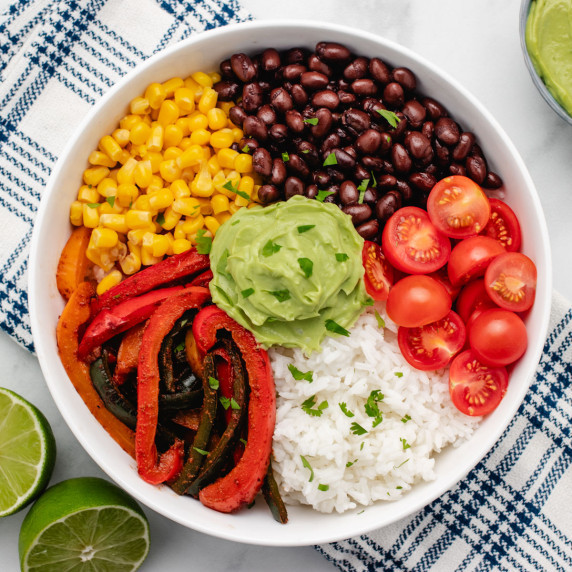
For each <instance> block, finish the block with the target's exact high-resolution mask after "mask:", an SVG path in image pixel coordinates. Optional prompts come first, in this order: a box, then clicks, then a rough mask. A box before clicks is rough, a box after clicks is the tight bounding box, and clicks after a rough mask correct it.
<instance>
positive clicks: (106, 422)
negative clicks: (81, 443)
mask: <svg viewBox="0 0 572 572" xmlns="http://www.w3.org/2000/svg"><path fill="white" fill-rule="evenodd" d="M94 295H95V289H94V287H93V286H92V285H91V284H90V283H88V282H82V283H81V284H80V285H79V286H78V287H77V289H76V290H75V292H74V293H73V294H72V295H71V297H70V299H69V301H68V303H67V304H66V307H65V308H64V311H63V312H62V315H61V316H60V319H59V321H58V325H57V329H56V337H57V341H58V351H59V354H60V359H61V361H62V364H63V366H64V368H65V370H66V372H67V374H68V376H69V378H70V380H71V382H72V383H73V385H74V387H75V389H76V391H77V392H78V393H79V395H80V396H81V398H82V399H83V401H84V403H85V404H86V405H87V407H88V409H89V410H90V411H91V413H92V414H93V416H94V417H95V418H96V419H97V421H99V423H100V424H101V426H102V427H103V428H104V429H105V430H106V431H107V432H108V433H109V434H110V435H111V437H112V438H113V439H114V440H115V441H116V442H117V443H118V444H119V446H120V447H121V448H122V449H123V450H124V451H125V452H126V453H128V454H129V455H131V456H132V457H135V434H134V432H133V431H131V430H130V429H128V428H127V427H126V426H125V425H124V424H123V423H121V421H119V419H117V418H116V417H114V416H113V414H112V413H110V412H109V411H108V410H107V409H106V408H105V406H104V404H103V402H102V400H101V398H100V397H99V395H98V394H97V392H96V391H95V388H94V387H93V384H92V383H91V378H90V376H89V367H88V366H87V365H86V364H85V363H83V362H81V361H78V357H77V350H78V336H79V330H80V328H81V327H82V326H83V325H84V324H85V323H86V322H87V321H88V320H89V317H90V314H91V311H90V304H91V299H92V297H93V296H94Z"/></svg>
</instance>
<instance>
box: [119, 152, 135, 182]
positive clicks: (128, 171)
mask: <svg viewBox="0 0 572 572" xmlns="http://www.w3.org/2000/svg"><path fill="white" fill-rule="evenodd" d="M137 163H138V161H137V159H134V158H133V157H129V159H128V160H127V161H126V162H125V163H124V164H123V166H122V167H121V168H120V169H119V171H117V182H118V183H119V184H122V183H133V180H134V178H133V175H134V172H135V167H137Z"/></svg>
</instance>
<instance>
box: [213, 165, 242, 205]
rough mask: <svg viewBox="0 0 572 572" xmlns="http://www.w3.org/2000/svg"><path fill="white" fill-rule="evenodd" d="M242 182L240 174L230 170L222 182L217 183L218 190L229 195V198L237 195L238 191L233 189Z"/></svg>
mask: <svg viewBox="0 0 572 572" xmlns="http://www.w3.org/2000/svg"><path fill="white" fill-rule="evenodd" d="M217 183H218V182H217ZM239 184H240V175H239V174H238V173H237V172H236V171H229V174H228V175H227V176H226V178H224V179H223V180H222V184H217V185H216V190H217V191H218V192H219V193H222V194H223V195H225V196H227V197H228V198H229V199H233V200H234V198H235V197H236V192H235V191H234V190H231V189H236V188H238V185H239Z"/></svg>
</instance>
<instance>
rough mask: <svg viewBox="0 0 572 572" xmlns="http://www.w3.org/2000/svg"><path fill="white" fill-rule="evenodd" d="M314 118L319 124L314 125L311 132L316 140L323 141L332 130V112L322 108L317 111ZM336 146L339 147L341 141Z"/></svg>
mask: <svg viewBox="0 0 572 572" xmlns="http://www.w3.org/2000/svg"><path fill="white" fill-rule="evenodd" d="M314 117H315V118H316V119H317V120H318V123H317V124H316V125H312V127H311V128H310V131H311V132H312V135H313V136H314V137H315V138H316V139H322V138H323V137H325V136H326V135H327V134H328V133H329V132H330V129H331V128H332V123H333V118H332V112H331V111H330V110H329V109H327V108H326V107H321V108H320V109H317V110H316V112H315V114H314ZM336 145H339V141H338V142H337V143H336Z"/></svg>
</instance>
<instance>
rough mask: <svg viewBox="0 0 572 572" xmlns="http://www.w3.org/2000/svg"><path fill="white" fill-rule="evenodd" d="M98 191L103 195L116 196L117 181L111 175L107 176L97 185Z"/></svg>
mask: <svg viewBox="0 0 572 572" xmlns="http://www.w3.org/2000/svg"><path fill="white" fill-rule="evenodd" d="M97 192H98V193H99V194H100V195H101V196H102V197H106V198H107V197H114V196H115V195H116V194H117V181H114V180H113V179H112V178H111V177H106V178H105V179H103V180H102V181H101V182H100V183H99V185H97Z"/></svg>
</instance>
